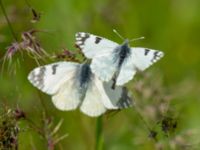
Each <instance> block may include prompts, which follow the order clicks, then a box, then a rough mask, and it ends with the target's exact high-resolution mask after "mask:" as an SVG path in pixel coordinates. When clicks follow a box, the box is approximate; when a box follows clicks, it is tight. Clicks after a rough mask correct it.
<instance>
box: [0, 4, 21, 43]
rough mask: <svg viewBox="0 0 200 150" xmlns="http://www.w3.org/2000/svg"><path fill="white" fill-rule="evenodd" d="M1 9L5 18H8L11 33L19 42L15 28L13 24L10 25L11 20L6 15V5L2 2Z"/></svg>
mask: <svg viewBox="0 0 200 150" xmlns="http://www.w3.org/2000/svg"><path fill="white" fill-rule="evenodd" d="M0 7H1V9H2V12H3V15H4V17H5V18H6V21H7V24H8V27H9V29H10V32H11V34H12V35H13V38H14V39H15V41H17V36H16V35H15V32H14V30H13V28H12V25H11V23H10V20H9V18H8V15H7V13H6V10H5V8H4V5H3V2H2V0H0Z"/></svg>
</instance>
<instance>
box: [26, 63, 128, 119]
mask: <svg viewBox="0 0 200 150" xmlns="http://www.w3.org/2000/svg"><path fill="white" fill-rule="evenodd" d="M28 79H29V81H30V82H31V83H32V84H33V85H34V86H35V87H37V88H39V89H40V90H41V91H43V92H45V93H47V94H49V95H52V101H53V103H54V105H55V106H56V107H57V108H58V109H60V110H74V109H76V108H77V107H80V110H81V111H82V112H83V113H85V114H87V115H89V116H92V117H95V116H99V115H101V114H103V113H104V112H106V110H107V109H121V108H126V107H129V106H131V100H130V98H129V96H128V95H127V91H126V89H125V88H122V87H116V89H115V90H113V89H111V88H110V87H111V85H112V84H113V83H112V81H110V82H108V83H103V82H102V81H100V80H99V79H98V78H97V76H95V75H94V74H93V73H92V72H91V69H90V66H89V65H88V64H86V63H85V64H78V63H74V62H57V63H53V64H49V65H46V66H41V67H38V68H35V69H34V70H33V71H31V72H30V74H29V76H28Z"/></svg>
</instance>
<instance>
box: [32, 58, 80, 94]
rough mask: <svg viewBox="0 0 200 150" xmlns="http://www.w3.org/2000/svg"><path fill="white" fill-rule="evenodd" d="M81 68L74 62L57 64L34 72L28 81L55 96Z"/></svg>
mask: <svg viewBox="0 0 200 150" xmlns="http://www.w3.org/2000/svg"><path fill="white" fill-rule="evenodd" d="M78 66H79V64H77V63H73V62H57V63H53V64H49V65H46V66H41V67H38V68H35V69H34V70H32V71H31V72H30V73H29V75H28V80H29V81H30V82H31V83H32V84H33V86H35V87H37V88H38V89H40V90H41V91H43V92H45V93H47V94H50V95H53V94H55V93H56V92H57V91H58V90H59V88H60V86H61V84H63V82H65V81H67V80H69V79H70V78H71V77H72V76H73V75H74V72H75V71H76V68H77V67H78Z"/></svg>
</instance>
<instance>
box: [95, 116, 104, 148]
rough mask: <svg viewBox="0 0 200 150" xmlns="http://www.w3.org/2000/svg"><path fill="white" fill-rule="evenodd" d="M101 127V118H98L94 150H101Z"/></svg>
mask: <svg viewBox="0 0 200 150" xmlns="http://www.w3.org/2000/svg"><path fill="white" fill-rule="evenodd" d="M102 131H103V125H102V116H100V117H98V118H97V120H96V144H95V150H103V134H102Z"/></svg>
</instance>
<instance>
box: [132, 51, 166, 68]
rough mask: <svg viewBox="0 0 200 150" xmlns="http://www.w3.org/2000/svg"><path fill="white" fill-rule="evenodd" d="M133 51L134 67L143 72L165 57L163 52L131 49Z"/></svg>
mask: <svg viewBox="0 0 200 150" xmlns="http://www.w3.org/2000/svg"><path fill="white" fill-rule="evenodd" d="M131 51H132V55H131V57H132V61H133V63H134V66H135V68H137V69H138V70H141V71H143V70H145V69H146V68H148V67H149V66H151V65H152V64H154V63H155V62H157V61H158V60H159V59H161V58H162V57H163V56H164V53H163V52H161V51H157V50H153V49H147V48H140V47H137V48H131Z"/></svg>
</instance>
